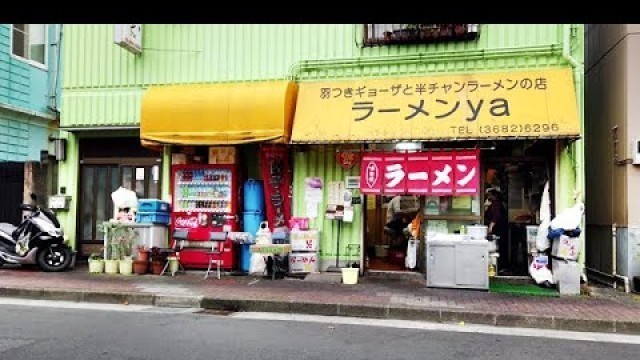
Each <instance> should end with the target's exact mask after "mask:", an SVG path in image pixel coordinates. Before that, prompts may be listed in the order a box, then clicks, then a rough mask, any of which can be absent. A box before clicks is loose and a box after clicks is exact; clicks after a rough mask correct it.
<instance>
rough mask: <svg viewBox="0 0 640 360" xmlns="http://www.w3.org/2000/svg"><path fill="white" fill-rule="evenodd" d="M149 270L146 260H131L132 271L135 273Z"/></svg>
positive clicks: (140, 273) (144, 272)
mask: <svg viewBox="0 0 640 360" xmlns="http://www.w3.org/2000/svg"><path fill="white" fill-rule="evenodd" d="M148 270H149V262H148V261H146V260H136V261H134V262H133V272H134V273H136V274H137V275H144V274H146V273H147V271H148Z"/></svg>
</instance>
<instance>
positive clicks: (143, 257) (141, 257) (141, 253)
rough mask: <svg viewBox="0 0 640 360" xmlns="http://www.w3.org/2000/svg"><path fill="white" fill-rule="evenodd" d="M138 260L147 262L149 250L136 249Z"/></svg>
mask: <svg viewBox="0 0 640 360" xmlns="http://www.w3.org/2000/svg"><path fill="white" fill-rule="evenodd" d="M138 260H139V261H145V262H149V250H140V251H138Z"/></svg>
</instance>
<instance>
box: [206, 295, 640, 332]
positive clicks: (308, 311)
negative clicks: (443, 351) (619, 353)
mask: <svg viewBox="0 0 640 360" xmlns="http://www.w3.org/2000/svg"><path fill="white" fill-rule="evenodd" d="M200 306H201V307H202V308H203V309H209V310H223V311H234V312H250V311H255V312H275V313H296V314H305V315H324V316H348V317H360V318H376V319H397V320H418V321H428V322H437V323H448V324H452V323H453V324H478V325H493V326H497V327H519V328H535V329H547V330H569V331H581V332H600V333H623V334H632V335H640V322H633V321H616V320H602V319H593V320H589V319H573V318H562V317H554V316H536V315H519V314H496V313H484V312H477V311H467V310H455V309H421V308H406V307H390V306H388V305H387V306H371V305H354V304H320V303H303V302H291V301H290V302H286V301H275V300H253V299H216V298H203V299H202V301H201V303H200Z"/></svg>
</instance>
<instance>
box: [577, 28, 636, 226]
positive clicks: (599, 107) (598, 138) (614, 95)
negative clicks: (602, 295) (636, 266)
mask: <svg viewBox="0 0 640 360" xmlns="http://www.w3.org/2000/svg"><path fill="white" fill-rule="evenodd" d="M598 27H602V28H598ZM620 29H621V28H620V27H619V26H614V25H596V26H595V29H594V27H593V26H592V27H590V28H589V32H588V33H587V44H589V45H588V46H589V47H588V51H589V55H588V56H587V58H589V59H590V61H589V62H588V63H587V66H586V76H585V77H586V86H585V98H586V101H585V107H586V111H585V148H586V156H585V167H586V174H587V176H586V189H587V193H588V195H587V196H588V199H587V204H586V205H587V209H586V221H587V224H590V225H611V224H612V223H614V222H615V223H618V224H626V222H627V211H626V209H627V206H626V205H627V201H626V199H627V192H626V186H625V182H626V181H625V179H626V169H625V168H624V167H621V166H616V165H615V164H614V163H613V144H612V141H611V129H612V127H613V126H615V125H617V126H618V128H619V130H618V135H619V138H620V141H621V145H622V144H623V141H624V140H623V139H624V138H625V129H626V126H625V123H626V119H627V100H626V99H627V96H626V92H627V90H626V72H625V69H626V63H627V61H626V59H627V50H626V48H627V41H628V38H626V37H624V36H621V35H620ZM605 45H606V46H613V47H612V48H611V47H610V48H601V47H600V46H605ZM594 53H595V54H600V55H601V57H595V56H593V55H592V54H594Z"/></svg>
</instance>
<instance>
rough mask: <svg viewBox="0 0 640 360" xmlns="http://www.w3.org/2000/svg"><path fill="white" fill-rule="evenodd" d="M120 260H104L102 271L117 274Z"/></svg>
mask: <svg viewBox="0 0 640 360" xmlns="http://www.w3.org/2000/svg"><path fill="white" fill-rule="evenodd" d="M119 262H120V260H105V261H104V272H105V273H107V274H117V273H118V263H119Z"/></svg>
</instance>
